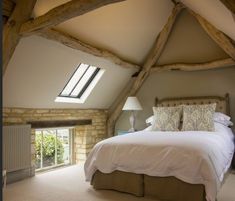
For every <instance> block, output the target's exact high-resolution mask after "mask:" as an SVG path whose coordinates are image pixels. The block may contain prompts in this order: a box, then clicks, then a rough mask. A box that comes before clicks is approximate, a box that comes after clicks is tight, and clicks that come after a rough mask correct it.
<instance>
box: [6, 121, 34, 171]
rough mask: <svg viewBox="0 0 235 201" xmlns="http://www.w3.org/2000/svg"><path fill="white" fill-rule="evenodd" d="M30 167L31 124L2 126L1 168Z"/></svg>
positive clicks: (15, 169)
mask: <svg viewBox="0 0 235 201" xmlns="http://www.w3.org/2000/svg"><path fill="white" fill-rule="evenodd" d="M30 167H31V125H16V126H3V169H5V170H6V171H7V172H13V171H17V170H22V169H28V168H30Z"/></svg>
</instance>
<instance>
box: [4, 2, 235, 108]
mask: <svg viewBox="0 0 235 201" xmlns="http://www.w3.org/2000/svg"><path fill="white" fill-rule="evenodd" d="M182 1H183V0H182ZM212 1H213V2H216V3H214V4H205V3H203V2H204V1H203V0H197V1H193V0H192V1H190V0H184V3H185V4H186V5H188V6H189V7H190V8H192V9H195V11H198V13H200V12H202V13H203V14H201V13H200V14H201V15H202V16H204V17H205V18H207V19H208V20H209V17H208V16H207V15H208V14H207V13H211V14H210V15H213V12H214V10H215V8H216V10H215V11H216V14H215V13H214V14H215V16H216V17H217V18H220V17H221V19H222V18H223V20H222V21H220V20H219V21H220V23H219V24H218V22H216V18H215V19H212V20H209V21H210V22H211V23H213V24H214V25H215V26H216V27H217V28H220V29H221V30H222V31H224V32H225V33H226V34H227V35H229V36H230V37H231V38H233V39H235V30H234V29H235V28H234V27H235V23H234V21H233V19H232V16H231V15H230V13H229V11H228V10H227V9H226V8H225V7H224V6H223V5H222V4H221V3H220V2H219V0H212ZM65 2H67V0H66V1H65V0H38V1H37V4H36V6H35V9H34V15H35V16H38V15H42V14H44V13H45V12H47V11H48V10H50V9H51V8H53V7H56V6H58V5H60V4H62V3H65ZM195 2H199V3H198V7H195ZM208 2H211V0H208ZM173 6H174V5H173V3H172V2H171V1H170V0H144V1H143V0H127V1H124V2H121V3H115V4H111V5H109V6H105V7H102V8H99V9H97V10H95V11H92V12H89V13H87V14H85V15H82V16H79V17H76V18H74V19H71V20H69V21H66V22H64V23H62V24H60V25H58V26H57V27H56V28H57V29H59V30H62V31H63V32H66V33H69V34H70V35H72V36H74V37H77V38H79V39H80V40H82V41H84V42H87V43H89V44H91V45H93V46H96V47H100V48H104V49H108V50H110V51H112V52H114V53H116V54H117V55H120V56H122V57H123V58H125V59H128V60H130V61H132V62H136V63H137V64H139V65H141V64H143V63H144V60H145V58H146V55H147V54H148V52H149V50H150V49H151V47H152V44H153V42H154V40H155V39H156V36H157V35H158V33H159V32H160V31H161V29H162V27H163V26H164V24H165V23H166V21H167V18H168V16H169V15H170V13H171V10H172V8H173ZM204 6H205V8H204ZM202 7H203V9H202ZM196 9H197V10H196ZM208 9H209V10H210V11H211V12H209V11H208ZM217 12H218V13H217ZM181 18H182V19H184V20H185V21H184V20H183V21H182V22H181V20H180V19H181ZM213 20H214V21H215V22H214V21H213ZM196 23H197V22H195V20H194V19H192V17H191V16H189V15H188V14H187V13H185V12H184V13H182V14H181V17H180V18H179V20H177V24H176V26H175V27H176V30H175V32H173V33H172V37H171V38H170V39H169V43H168V44H167V46H166V49H165V51H164V52H163V54H162V56H161V59H160V63H169V62H172V61H178V62H179V61H180V62H184V61H185V62H186V61H187V58H189V57H188V55H187V54H191V58H190V61H191V62H194V61H195V62H196V61H197V62H199V61H198V59H201V60H203V61H204V59H205V60H206V58H207V59H208V58H209V59H210V58H212V57H213V56H215V58H214V59H216V58H225V57H226V54H225V53H224V52H223V51H222V50H220V49H219V48H218V46H217V45H216V44H214V43H213V42H212V41H211V39H208V36H207V35H206V34H205V33H204V32H203V31H202V30H201V28H195V26H196V27H197V26H198V24H196ZM216 23H217V24H216ZM190 24H191V28H192V30H193V29H195V31H196V33H197V34H199V35H197V34H196V36H198V38H199V37H200V38H202V41H203V44H204V48H201V47H199V46H197V47H196V48H197V49H196V50H193V48H190V45H189V41H190V40H192V39H190V37H189V38H188V39H187V38H186V40H185V42H183V43H181V44H178V45H179V49H180V50H178V49H177V50H176V49H175V45H176V44H177V42H176V41H182V38H181V39H180V38H178V37H180V36H181V34H180V33H181V31H182V30H181V28H180V27H182V26H190ZM194 25H195V26H194ZM233 25H234V26H233ZM219 26H220V27H219ZM231 27H232V28H231ZM191 28H190V30H188V31H189V32H188V34H190V31H191V32H192V30H191ZM185 30H187V28H185V29H184V31H185ZM177 38H178V39H177ZM186 43H187V44H186ZM173 44H174V45H173ZM205 47H206V48H205ZM186 50H187V51H186ZM189 50H190V51H191V53H189V52H188V51H189ZM211 50H213V53H210V51H211ZM192 51H195V52H196V53H195V54H192ZM176 52H178V53H180V55H179V54H175V53H176ZM197 53H198V54H197ZM183 54H184V55H185V56H183V57H182V55H183ZM192 55H194V56H195V57H193V56H192ZM203 55H204V57H203ZM205 55H207V56H205ZM181 59H182V60H181ZM212 59H213V58H212ZM80 62H84V63H88V64H90V65H96V66H100V67H102V68H105V69H106V72H105V74H104V75H103V77H102V78H101V80H100V81H99V82H98V84H97V85H96V87H95V88H94V90H93V91H92V93H91V94H90V96H89V97H88V99H87V101H86V102H85V103H84V104H65V103H55V102H54V99H55V97H56V96H57V95H58V94H59V93H60V91H61V90H62V89H63V87H64V85H65V84H66V82H67V81H68V79H69V78H70V76H71V74H72V73H73V72H74V70H75V68H76V66H77V65H78V64H79V63H80ZM134 72H135V70H132V69H124V68H121V67H120V66H117V65H114V64H112V63H111V62H108V61H107V60H104V59H102V58H98V57H94V56H92V55H89V54H86V53H83V52H80V51H77V50H73V49H70V48H68V47H65V46H64V45H61V44H59V43H56V42H52V41H49V40H46V39H44V38H41V37H38V36H31V37H26V38H23V39H21V41H20V43H19V44H18V46H17V48H16V51H15V52H14V55H13V57H12V59H11V61H10V63H9V66H8V68H7V71H6V73H5V75H4V79H3V106H5V107H6V106H7V107H27V108H109V107H110V105H111V104H112V103H113V102H114V100H115V99H116V98H117V97H118V95H119V93H120V92H121V91H122V90H123V88H125V86H126V84H127V83H128V82H129V80H130V77H131V75H132V74H133V73H134Z"/></svg>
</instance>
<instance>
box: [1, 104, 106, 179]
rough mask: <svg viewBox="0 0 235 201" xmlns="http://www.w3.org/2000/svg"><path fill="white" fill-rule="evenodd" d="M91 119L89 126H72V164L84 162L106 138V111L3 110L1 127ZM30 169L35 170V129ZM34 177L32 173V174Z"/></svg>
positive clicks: (32, 131) (32, 138)
mask: <svg viewBox="0 0 235 201" xmlns="http://www.w3.org/2000/svg"><path fill="white" fill-rule="evenodd" d="M80 119H91V120H92V124H91V125H81V126H80V125H78V126H74V144H73V150H74V153H73V156H74V158H73V162H74V163H78V162H80V161H84V160H86V157H87V155H88V154H89V152H90V150H91V149H92V147H93V146H94V145H95V144H96V143H97V142H99V141H101V140H103V139H105V138H106V120H107V110H99V109H37V108H10V107H7V108H3V125H17V124H18V125H20V124H26V123H27V122H30V121H52V120H53V121H56V120H80ZM31 154H32V160H31V169H32V170H33V172H34V169H35V129H31ZM32 175H34V173H33V174H32Z"/></svg>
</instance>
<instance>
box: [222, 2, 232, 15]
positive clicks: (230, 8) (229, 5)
mask: <svg viewBox="0 0 235 201" xmlns="http://www.w3.org/2000/svg"><path fill="white" fill-rule="evenodd" d="M220 1H221V3H222V4H224V6H225V7H226V8H227V9H229V10H230V11H231V12H232V14H233V15H235V1H234V0H220Z"/></svg>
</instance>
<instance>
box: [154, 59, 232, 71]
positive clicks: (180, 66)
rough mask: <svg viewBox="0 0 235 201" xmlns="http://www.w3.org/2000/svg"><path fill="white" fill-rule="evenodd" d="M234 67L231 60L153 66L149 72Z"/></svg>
mask: <svg viewBox="0 0 235 201" xmlns="http://www.w3.org/2000/svg"><path fill="white" fill-rule="evenodd" d="M231 66H234V67H235V61H234V60H233V59H232V58H227V59H220V60H214V61H210V62H204V63H174V64H164V65H159V66H153V67H152V68H151V72H158V73H160V72H165V71H175V70H178V71H200V70H210V69H218V68H226V67H231Z"/></svg>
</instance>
